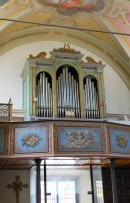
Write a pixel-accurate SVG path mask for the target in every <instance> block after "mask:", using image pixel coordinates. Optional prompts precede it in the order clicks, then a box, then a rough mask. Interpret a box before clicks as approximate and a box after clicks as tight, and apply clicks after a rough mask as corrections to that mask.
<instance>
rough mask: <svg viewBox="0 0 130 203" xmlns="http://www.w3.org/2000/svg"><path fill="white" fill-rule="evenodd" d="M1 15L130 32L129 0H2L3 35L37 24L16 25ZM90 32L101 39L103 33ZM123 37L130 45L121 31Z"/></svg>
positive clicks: (129, 42) (32, 20)
mask: <svg viewBox="0 0 130 203" xmlns="http://www.w3.org/2000/svg"><path fill="white" fill-rule="evenodd" d="M2 19H14V20H19V21H20V20H24V21H30V22H37V23H46V24H47V25H58V26H59V27H60V26H61V27H62V26H68V27H71V28H72V27H73V28H77V29H95V30H96V29H97V30H101V31H110V32H119V33H120V32H121V33H126V34H128V35H129V34H130V0H124V1H121V0H115V1H114V0H107V1H106V0H0V31H1V33H0V37H1V39H2V38H5V37H6V36H8V35H9V34H11V33H13V32H16V31H20V30H21V31H22V30H23V29H24V30H25V29H26V28H27V29H28V28H31V27H33V28H34V25H31V24H30V25H23V24H22V23H21V24H19V25H16V23H14V25H13V23H9V22H8V21H6V20H2ZM14 27H15V28H14ZM35 27H37V25H35ZM14 29H15V30H14ZM91 34H92V35H93V36H95V37H96V38H99V39H102V35H101V34H100V33H91ZM111 37H112V38H113V37H114V36H111ZM111 37H110V36H109V35H107V36H106V35H104V38H103V39H102V40H104V41H105V40H106V42H107V40H108V38H111ZM115 37H117V36H115ZM121 40H123V41H124V43H125V46H127V47H128V48H129V47H130V36H127V35H122V36H121ZM110 41H111V40H110ZM113 46H114V45H113Z"/></svg>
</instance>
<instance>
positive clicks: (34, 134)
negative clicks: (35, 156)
mask: <svg viewBox="0 0 130 203" xmlns="http://www.w3.org/2000/svg"><path fill="white" fill-rule="evenodd" d="M48 151H49V130H48V126H29V127H17V128H15V130H14V153H16V154H21V153H24V154H28V153H47V152H48Z"/></svg>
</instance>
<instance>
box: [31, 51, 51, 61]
mask: <svg viewBox="0 0 130 203" xmlns="http://www.w3.org/2000/svg"><path fill="white" fill-rule="evenodd" d="M46 55H47V53H46V52H40V53H39V54H38V55H36V56H33V55H32V54H29V58H30V59H38V58H39V59H44V58H45V56H46Z"/></svg>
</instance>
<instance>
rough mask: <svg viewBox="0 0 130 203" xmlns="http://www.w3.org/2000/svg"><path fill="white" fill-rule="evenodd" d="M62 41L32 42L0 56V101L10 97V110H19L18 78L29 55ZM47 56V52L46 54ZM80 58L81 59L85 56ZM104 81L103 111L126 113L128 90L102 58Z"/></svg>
mask: <svg viewBox="0 0 130 203" xmlns="http://www.w3.org/2000/svg"><path fill="white" fill-rule="evenodd" d="M63 46H64V43H63V42H35V43H29V44H25V45H22V46H19V47H17V48H14V49H12V50H10V51H8V52H6V53H5V54H3V55H1V56H0V71H1V72H0V103H2V102H5V103H7V102H8V100H9V98H10V97H11V98H12V102H13V109H22V79H21V77H20V75H21V72H22V68H23V65H24V63H25V60H26V58H27V57H28V56H29V54H33V55H34V56H35V55H37V54H38V53H40V52H41V51H45V52H47V53H49V51H52V50H53V48H59V47H63ZM70 46H71V48H74V49H76V50H79V51H81V53H83V54H85V57H86V56H91V57H93V58H94V59H95V60H97V61H99V60H101V59H99V58H98V57H97V56H95V55H94V54H92V53H90V52H88V51H85V50H84V49H82V48H79V47H76V46H73V45H70ZM48 56H49V54H48ZM85 57H84V58H85ZM103 63H104V64H105V65H106V67H105V69H104V81H105V90H106V99H107V113H110V114H113V113H114V114H130V91H129V90H128V88H127V87H126V85H125V83H124V82H123V81H122V80H121V78H120V77H119V76H118V75H117V73H116V72H115V71H114V70H113V69H112V68H111V67H110V66H109V65H108V64H106V63H105V62H104V61H103Z"/></svg>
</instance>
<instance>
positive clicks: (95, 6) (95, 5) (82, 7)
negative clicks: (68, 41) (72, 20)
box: [38, 0, 105, 15]
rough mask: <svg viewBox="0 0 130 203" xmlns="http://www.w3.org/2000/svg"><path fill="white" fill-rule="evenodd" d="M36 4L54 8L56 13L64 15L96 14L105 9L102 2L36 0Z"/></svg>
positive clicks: (99, 0) (93, 0)
mask: <svg viewBox="0 0 130 203" xmlns="http://www.w3.org/2000/svg"><path fill="white" fill-rule="evenodd" d="M38 2H39V3H40V4H46V5H48V6H54V7H55V8H56V9H57V11H58V12H60V13H62V14H66V15H68V14H74V13H76V12H82V11H86V12H96V11H100V10H102V9H103V8H104V7H105V3H104V1H103V0H45V1H43V0H38ZM43 2H44V3H43Z"/></svg>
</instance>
